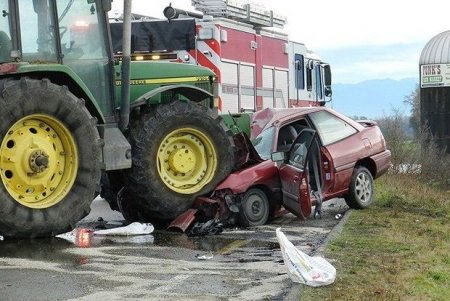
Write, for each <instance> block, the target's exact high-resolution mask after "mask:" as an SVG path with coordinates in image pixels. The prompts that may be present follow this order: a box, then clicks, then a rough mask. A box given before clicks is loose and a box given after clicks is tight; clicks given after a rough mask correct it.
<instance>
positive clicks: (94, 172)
mask: <svg viewBox="0 0 450 301" xmlns="http://www.w3.org/2000/svg"><path fill="white" fill-rule="evenodd" d="M0 115H1V116H2V122H1V123H0V137H1V138H0V140H1V141H0V142H1V145H0V162H1V165H0V178H1V184H0V235H3V236H6V237H19V238H33V237H42V236H50V235H55V234H58V233H62V232H65V231H68V230H70V229H71V228H73V227H74V226H75V223H76V222H77V221H79V220H80V219H81V218H83V217H84V216H85V215H87V213H89V210H90V203H91V201H92V200H93V199H94V198H95V196H96V195H97V194H98V190H99V187H100V185H99V184H100V168H101V148H100V142H101V141H100V137H99V134H98V131H97V129H96V127H95V123H96V119H95V118H93V117H92V116H91V115H90V113H89V112H88V110H87V109H86V107H85V106H84V101H83V100H81V99H79V98H77V97H75V96H74V95H73V94H72V93H71V92H70V91H69V90H68V89H67V87H62V86H58V85H55V84H53V83H51V82H50V81H49V80H45V79H44V80H34V79H30V78H22V79H19V80H10V79H7V80H3V81H0Z"/></svg>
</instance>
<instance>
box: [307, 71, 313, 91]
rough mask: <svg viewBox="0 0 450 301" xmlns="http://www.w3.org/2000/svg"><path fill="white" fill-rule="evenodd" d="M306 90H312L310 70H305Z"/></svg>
mask: <svg viewBox="0 0 450 301" xmlns="http://www.w3.org/2000/svg"><path fill="white" fill-rule="evenodd" d="M306 89H307V90H308V91H311V90H312V69H311V68H306Z"/></svg>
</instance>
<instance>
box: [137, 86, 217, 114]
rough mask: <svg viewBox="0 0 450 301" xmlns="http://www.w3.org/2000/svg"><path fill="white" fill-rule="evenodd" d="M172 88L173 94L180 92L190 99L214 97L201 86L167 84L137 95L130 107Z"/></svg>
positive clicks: (146, 101)
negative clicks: (139, 95)
mask: <svg viewBox="0 0 450 301" xmlns="http://www.w3.org/2000/svg"><path fill="white" fill-rule="evenodd" d="M169 90H172V91H174V92H175V94H180V95H182V96H184V97H186V98H188V99H190V100H192V101H199V100H203V99H205V98H208V97H214V95H213V94H211V93H210V92H208V91H205V90H203V89H201V88H198V87H195V86H192V85H182V84H179V85H169V86H162V87H159V88H156V89H153V90H151V91H149V92H147V93H145V94H144V95H142V96H141V97H139V98H138V99H136V100H135V101H134V102H133V103H132V104H131V107H132V108H134V107H138V106H141V105H144V104H149V100H150V99H151V98H152V97H153V96H155V95H158V94H160V93H163V92H165V91H169Z"/></svg>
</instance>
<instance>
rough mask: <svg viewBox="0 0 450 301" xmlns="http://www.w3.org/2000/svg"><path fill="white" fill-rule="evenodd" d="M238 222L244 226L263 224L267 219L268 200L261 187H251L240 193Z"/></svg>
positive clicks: (268, 211) (268, 210)
mask: <svg viewBox="0 0 450 301" xmlns="http://www.w3.org/2000/svg"><path fill="white" fill-rule="evenodd" d="M239 209H240V210H239V224H240V225H241V226H244V227H254V226H261V225H264V224H265V223H266V222H267V220H268V219H269V213H270V206H269V200H268V198H267V196H266V194H265V193H264V191H262V190H261V189H258V188H252V189H250V190H248V191H247V192H245V193H244V194H243V195H242V199H241V206H240V208H239Z"/></svg>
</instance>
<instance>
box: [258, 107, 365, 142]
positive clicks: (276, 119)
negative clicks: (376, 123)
mask: <svg viewBox="0 0 450 301" xmlns="http://www.w3.org/2000/svg"><path fill="white" fill-rule="evenodd" d="M318 111H328V112H330V113H332V114H333V115H335V116H337V117H339V118H341V119H343V120H345V121H346V122H348V123H350V124H351V125H352V126H354V127H355V128H356V129H357V130H362V129H363V128H364V127H363V126H362V125H361V124H359V123H358V122H356V121H354V120H353V119H351V118H348V117H346V116H345V115H343V114H341V113H339V112H336V111H334V110H332V109H330V108H327V107H299V108H266V109H264V110H261V111H258V112H256V113H254V114H253V116H252V125H251V126H252V137H255V136H257V135H258V134H259V133H260V132H261V131H262V130H264V129H265V128H267V127H270V126H272V125H274V124H277V123H280V124H283V123H284V122H286V121H289V120H291V119H294V118H296V117H297V116H304V115H307V114H310V113H313V112H318Z"/></svg>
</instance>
